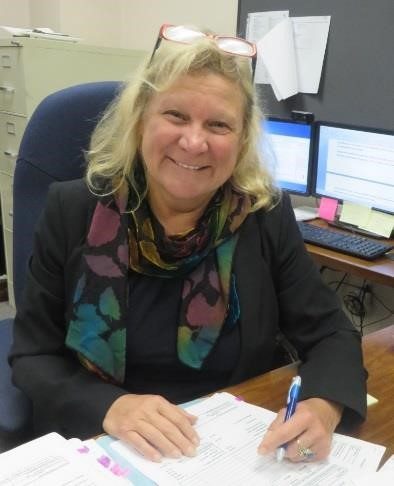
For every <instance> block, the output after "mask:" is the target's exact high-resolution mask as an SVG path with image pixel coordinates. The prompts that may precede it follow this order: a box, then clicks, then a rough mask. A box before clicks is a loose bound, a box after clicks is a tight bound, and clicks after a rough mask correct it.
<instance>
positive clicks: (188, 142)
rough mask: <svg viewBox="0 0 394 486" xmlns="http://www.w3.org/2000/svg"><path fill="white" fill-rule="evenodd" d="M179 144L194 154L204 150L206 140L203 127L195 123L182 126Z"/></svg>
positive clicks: (206, 144)
mask: <svg viewBox="0 0 394 486" xmlns="http://www.w3.org/2000/svg"><path fill="white" fill-rule="evenodd" d="M179 146H180V147H181V148H182V149H183V150H185V151H186V152H189V153H191V154H194V155H196V154H201V153H204V152H206V151H207V150H208V141H207V137H206V134H205V132H204V129H203V128H202V127H199V126H196V125H188V126H186V127H184V130H183V131H182V134H181V136H180V138H179Z"/></svg>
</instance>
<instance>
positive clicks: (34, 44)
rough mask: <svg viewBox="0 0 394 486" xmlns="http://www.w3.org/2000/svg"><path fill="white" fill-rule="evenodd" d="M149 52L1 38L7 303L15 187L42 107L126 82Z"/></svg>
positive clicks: (0, 164)
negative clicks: (26, 135) (53, 99)
mask: <svg viewBox="0 0 394 486" xmlns="http://www.w3.org/2000/svg"><path fill="white" fill-rule="evenodd" d="M145 54H146V53H145V52H144V51H140V50H131V49H118V48H109V47H99V46H88V45H86V44H82V43H74V42H67V41H58V40H52V39H48V40H46V39H36V38H28V37H11V38H9V39H0V198H1V199H0V200H1V217H2V228H3V237H4V247H5V260H6V271H7V281H8V294H9V302H10V304H11V305H12V306H14V305H15V301H14V292H13V273H12V246H13V242H12V232H13V224H12V211H13V200H12V187H13V174H14V170H15V163H16V159H17V155H18V149H19V144H20V142H21V139H22V135H23V132H24V130H25V127H26V124H27V122H28V120H29V118H30V116H31V115H32V113H33V111H34V109H35V108H36V106H37V105H38V104H39V102H40V101H41V100H42V99H43V98H45V96H47V95H48V94H50V93H53V92H55V91H58V90H59V89H62V88H65V87H67V86H72V85H75V84H79V83H85V82H91V81H107V80H110V81H113V80H124V79H126V78H127V77H128V76H129V75H130V74H132V73H133V72H134V71H135V70H136V68H137V67H138V65H139V64H140V63H141V61H142V59H143V58H144V57H145Z"/></svg>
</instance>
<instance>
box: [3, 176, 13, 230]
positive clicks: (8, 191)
mask: <svg viewBox="0 0 394 486" xmlns="http://www.w3.org/2000/svg"><path fill="white" fill-rule="evenodd" d="M13 182H14V178H13V177H9V176H5V175H4V174H0V187H1V214H2V220H3V227H4V228H5V229H7V230H9V231H12V228H13V223H12V217H13V213H12V211H13V202H12V201H13V199H12V190H13Z"/></svg>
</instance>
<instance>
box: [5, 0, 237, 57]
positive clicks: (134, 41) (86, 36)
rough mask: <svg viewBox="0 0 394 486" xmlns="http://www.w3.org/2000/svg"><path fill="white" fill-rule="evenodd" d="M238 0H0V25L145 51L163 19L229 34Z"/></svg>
mask: <svg viewBox="0 0 394 486" xmlns="http://www.w3.org/2000/svg"><path fill="white" fill-rule="evenodd" d="M237 7H238V2H237V0H195V1H191V0H189V1H185V0H0V25H13V26H15V27H29V28H31V27H50V28H52V29H53V30H55V31H60V32H64V33H67V34H70V35H74V36H76V37H81V38H83V42H84V43H87V44H93V45H102V46H108V47H125V48H134V49H144V50H150V49H151V48H152V46H153V44H154V41H155V38H156V36H157V32H158V29H159V27H160V25H161V24H162V23H189V24H195V25H199V26H200V25H201V26H206V27H209V28H211V29H212V30H215V31H217V32H220V33H226V34H234V33H235V30H236V21H237Z"/></svg>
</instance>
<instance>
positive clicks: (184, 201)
mask: <svg viewBox="0 0 394 486" xmlns="http://www.w3.org/2000/svg"><path fill="white" fill-rule="evenodd" d="M243 116H244V99H243V95H242V94H241V92H240V89H239V88H238V86H237V85H236V84H235V83H233V82H231V81H229V80H227V79H225V78H223V77H221V76H219V75H216V74H206V75H195V76H191V75H185V76H183V77H181V78H180V79H179V80H178V81H177V82H176V83H175V84H174V85H173V86H172V87H171V88H169V89H168V90H167V91H165V92H161V93H156V94H155V95H154V96H153V98H152V99H151V100H150V102H149V104H148V106H147V108H146V111H145V114H144V116H143V119H142V144H141V152H142V157H143V160H144V162H145V166H146V176H147V180H148V186H149V197H150V201H151V204H152V206H153V209H155V207H156V208H157V207H158V205H160V206H162V205H164V207H165V208H170V209H172V210H175V211H177V210H180V211H185V210H186V211H187V210H192V209H196V208H199V207H205V206H206V204H207V203H208V202H209V200H210V199H211V197H212V196H213V194H214V193H215V192H216V190H217V189H218V188H219V187H220V186H221V185H223V183H224V182H225V181H227V180H228V179H229V178H230V177H231V174H232V172H233V170H234V167H235V165H236V162H237V159H238V154H239V151H240V140H241V135H242V127H243Z"/></svg>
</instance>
